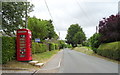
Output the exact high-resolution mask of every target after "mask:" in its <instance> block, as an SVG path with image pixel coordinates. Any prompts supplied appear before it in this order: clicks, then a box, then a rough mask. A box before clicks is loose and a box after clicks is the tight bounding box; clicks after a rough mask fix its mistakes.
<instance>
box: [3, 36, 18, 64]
mask: <svg viewBox="0 0 120 75" xmlns="http://www.w3.org/2000/svg"><path fill="white" fill-rule="evenodd" d="M15 50H16V47H15V37H2V64H5V63H7V62H8V61H10V60H13V59H15V56H16V55H15V54H16V53H15Z"/></svg>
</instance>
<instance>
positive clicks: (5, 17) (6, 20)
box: [2, 2, 33, 36]
mask: <svg viewBox="0 0 120 75" xmlns="http://www.w3.org/2000/svg"><path fill="white" fill-rule="evenodd" d="M26 4H27V6H26ZM26 10H27V14H28V13H30V12H31V11H33V4H30V3H29V2H27V3H26V2H2V27H3V31H4V33H6V35H9V36H12V35H15V31H16V30H18V29H20V28H23V27H25V20H24V19H25V17H26V13H25V12H26Z"/></svg>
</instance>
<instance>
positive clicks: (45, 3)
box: [44, 0, 60, 38]
mask: <svg viewBox="0 0 120 75" xmlns="http://www.w3.org/2000/svg"><path fill="white" fill-rule="evenodd" d="M44 2H45V5H46V7H47V10H48V12H49V15H50V17H51V19H52V22H53V25H54V29H55V30H56V31H57V29H56V27H55V22H54V19H53V16H52V14H51V12H50V9H49V6H48V4H47V1H46V0H44ZM59 33H60V32H59V31H58V35H59ZM59 38H60V36H59Z"/></svg>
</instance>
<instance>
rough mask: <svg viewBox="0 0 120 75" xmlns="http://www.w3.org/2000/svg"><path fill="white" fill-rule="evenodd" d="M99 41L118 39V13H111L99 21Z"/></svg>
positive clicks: (119, 36)
mask: <svg viewBox="0 0 120 75" xmlns="http://www.w3.org/2000/svg"><path fill="white" fill-rule="evenodd" d="M99 33H100V34H101V35H102V36H101V42H103V43H107V42H114V41H120V15H118V14H117V15H111V16H109V18H103V20H102V21H100V22H99Z"/></svg>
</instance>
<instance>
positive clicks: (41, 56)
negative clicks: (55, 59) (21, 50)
mask: <svg viewBox="0 0 120 75" xmlns="http://www.w3.org/2000/svg"><path fill="white" fill-rule="evenodd" d="M58 52H59V50H52V51H47V52H43V53H37V54H33V55H32V57H33V60H34V61H39V62H40V63H44V62H47V61H48V60H49V59H50V58H51V57H52V56H53V55H55V54H57V53H58ZM2 67H4V68H6V69H7V68H11V70H12V68H13V69H14V68H25V69H28V70H30V71H33V70H37V69H39V67H36V66H33V65H31V64H29V63H28V62H19V61H16V60H12V61H9V62H8V63H7V64H3V65H2Z"/></svg>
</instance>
